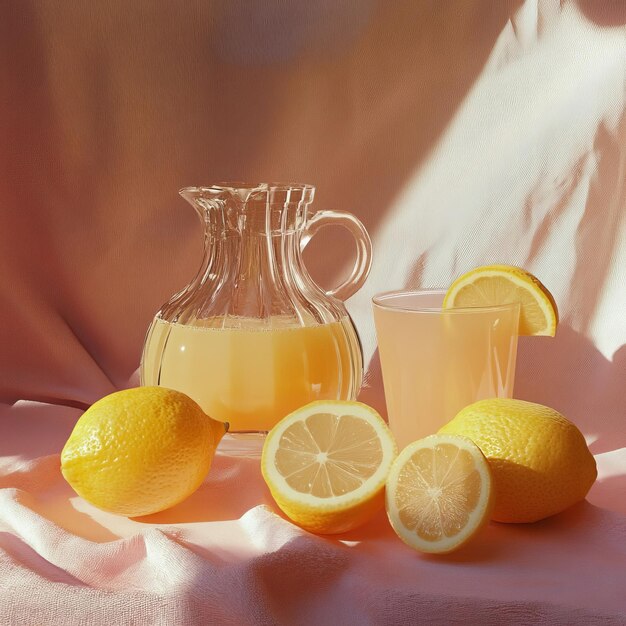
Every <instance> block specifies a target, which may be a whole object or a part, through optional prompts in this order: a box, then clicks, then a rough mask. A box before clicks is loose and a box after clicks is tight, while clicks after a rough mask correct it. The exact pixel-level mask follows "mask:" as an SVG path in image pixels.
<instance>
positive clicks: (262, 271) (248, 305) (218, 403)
mask: <svg viewBox="0 0 626 626" xmlns="http://www.w3.org/2000/svg"><path fill="white" fill-rule="evenodd" d="M313 194H314V188H313V187H311V186H310V185H299V184H269V183H260V184H252V185H247V184H243V183H224V184H219V185H213V186H210V187H190V188H186V189H183V190H182V191H181V195H182V196H183V197H184V198H185V199H186V200H188V201H189V202H190V203H191V204H192V205H193V206H194V208H195V209H196V211H197V212H198V214H199V216H200V218H201V221H202V223H203V226H204V241H205V250H204V258H203V262H202V266H201V268H200V271H199V272H198V274H197V275H196V277H195V279H194V280H192V282H191V283H190V284H189V285H188V286H187V287H186V288H185V289H183V290H182V291H181V292H180V293H178V294H175V295H174V296H173V297H172V298H171V299H170V300H169V302H167V303H166V304H165V305H164V306H163V307H162V309H161V310H160V311H159V312H158V313H157V314H156V316H155V318H154V320H153V321H152V324H151V326H150V328H149V329H148V333H147V336H146V341H145V344H144V350H143V356H142V362H141V382H142V384H143V385H160V386H163V387H169V388H172V389H176V390H178V391H182V392H184V393H186V394H187V395H189V396H190V397H191V398H193V399H194V400H195V401H196V402H197V403H198V404H199V405H200V406H201V407H202V408H203V409H204V411H205V412H206V413H208V414H209V415H210V416H211V417H213V418H215V419H219V420H223V421H227V422H229V425H230V433H235V436H236V434H237V433H249V432H257V433H263V432H267V431H268V430H269V429H271V428H272V426H274V424H276V423H277V422H278V421H279V420H280V419H282V418H283V417H285V415H287V414H288V413H290V412H291V411H293V410H295V409H296V408H298V407H300V406H302V405H303V404H306V403H308V402H311V401H313V400H330V399H337V400H353V399H355V398H356V394H357V392H358V390H359V388H360V385H361V379H362V372H363V362H362V354H361V346H360V343H359V339H358V335H357V333H356V330H355V328H354V326H353V324H352V321H351V319H350V317H349V315H348V312H347V310H346V308H345V306H344V304H343V300H344V299H346V298H348V297H349V296H350V295H352V294H353V293H354V292H356V291H357V290H358V289H359V288H360V287H361V285H362V284H363V282H364V281H365V279H366V277H367V274H368V272H369V268H370V263H371V243H370V240H369V237H368V235H367V232H366V231H365V228H364V227H363V225H362V224H361V222H359V221H358V220H357V219H356V218H355V217H354V216H353V215H351V214H350V213H345V212H342V211H318V212H317V213H315V214H313V215H309V212H308V210H309V209H308V207H309V204H310V203H311V202H312V200H313ZM330 224H337V225H340V226H343V227H345V228H347V229H348V230H349V231H350V232H351V233H352V234H353V235H354V237H355V240H356V243H357V255H356V263H355V267H354V269H353V271H352V274H351V275H350V276H349V277H348V279H347V280H346V281H345V282H344V283H343V284H342V285H340V286H339V287H337V288H336V289H334V290H331V291H324V290H322V289H321V288H320V287H319V286H318V285H317V284H316V283H315V282H314V281H313V279H312V278H311V277H310V276H309V274H308V272H307V271H306V268H305V266H304V262H303V259H302V255H301V252H302V249H303V248H304V246H305V245H306V243H307V242H308V241H309V240H310V238H311V237H312V236H313V235H314V234H315V233H316V232H317V230H319V229H320V228H321V227H323V226H326V225H330Z"/></svg>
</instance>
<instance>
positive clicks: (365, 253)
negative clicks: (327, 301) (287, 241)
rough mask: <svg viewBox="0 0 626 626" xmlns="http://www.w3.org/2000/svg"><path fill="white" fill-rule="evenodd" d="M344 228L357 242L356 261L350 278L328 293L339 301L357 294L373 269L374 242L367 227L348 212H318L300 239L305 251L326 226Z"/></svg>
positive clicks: (307, 224) (327, 293)
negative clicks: (312, 239)
mask: <svg viewBox="0 0 626 626" xmlns="http://www.w3.org/2000/svg"><path fill="white" fill-rule="evenodd" d="M332 225H336V226H343V227H344V228H346V229H347V230H349V231H350V233H352V236H353V237H354V240H355V242H356V261H355V263H354V268H353V269H352V272H351V274H350V276H348V278H347V279H346V280H345V281H344V282H343V283H342V284H341V285H339V286H338V287H335V289H330V290H328V291H326V295H328V296H331V297H333V298H338V299H339V300H347V299H348V298H349V297H350V296H351V295H353V294H355V293H356V292H357V291H358V290H359V289H360V288H361V287H362V286H363V283H364V282H365V281H366V279H367V276H368V274H369V273H370V269H371V267H372V240H371V239H370V236H369V235H368V233H367V231H366V230H365V226H363V224H362V223H361V221H360V220H359V219H357V218H356V217H355V216H354V215H352V213H348V212H347V211H335V210H329V211H317V213H315V214H314V215H313V217H311V219H309V220H308V221H307V223H306V225H305V228H304V232H303V233H302V237H301V239H300V248H301V249H302V250H303V249H304V248H305V247H306V245H307V243H309V241H310V240H311V238H312V237H313V236H314V235H315V233H317V231H319V230H320V229H321V228H324V226H332Z"/></svg>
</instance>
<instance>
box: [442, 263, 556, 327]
mask: <svg viewBox="0 0 626 626" xmlns="http://www.w3.org/2000/svg"><path fill="white" fill-rule="evenodd" d="M512 302H519V303H520V324H519V334H520V335H535V336H536V335H547V336H550V337H554V335H555V333H556V327H557V325H558V322H559V312H558V309H557V306H556V302H555V301H554V298H553V296H552V294H551V293H550V291H549V290H548V289H547V288H546V287H545V286H544V285H543V284H542V283H541V281H540V280H539V279H538V278H537V277H536V276H533V275H532V274H531V273H530V272H528V271H526V270H524V269H522V268H520V267H515V266H513V265H484V266H482V267H477V268H476V269H473V270H470V271H469V272H466V273H465V274H463V275H462V276H459V277H458V278H457V279H456V280H455V281H454V282H453V283H452V285H450V288H449V289H448V291H447V292H446V295H445V298H444V300H443V308H444V309H453V308H460V307H481V306H497V305H499V304H509V303H512Z"/></svg>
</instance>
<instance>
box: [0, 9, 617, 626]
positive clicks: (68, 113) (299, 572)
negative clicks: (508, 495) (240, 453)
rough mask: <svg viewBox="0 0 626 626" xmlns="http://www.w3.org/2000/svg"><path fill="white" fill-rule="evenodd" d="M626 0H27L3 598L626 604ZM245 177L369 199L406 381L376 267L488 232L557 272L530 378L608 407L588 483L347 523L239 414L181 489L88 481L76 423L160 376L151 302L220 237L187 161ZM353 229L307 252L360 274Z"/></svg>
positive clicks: (320, 619)
mask: <svg viewBox="0 0 626 626" xmlns="http://www.w3.org/2000/svg"><path fill="white" fill-rule="evenodd" d="M496 5H497V6H496ZM623 7H624V5H623V3H620V2H611V1H610V0H606V1H605V0H601V1H600V0H599V1H598V2H593V1H583V0H580V1H578V2H574V1H573V0H564V1H561V2H559V1H558V0H554V1H548V0H526V1H525V2H523V1H522V0H517V1H511V2H508V1H507V2H501V3H491V2H488V1H486V0H485V1H482V0H481V1H476V2H465V1H463V0H458V1H457V0H451V1H450V2H444V3H439V4H438V5H437V6H436V7H435V5H434V4H433V3H430V2H425V1H424V2H422V1H421V0H418V1H415V2H398V3H384V2H376V1H375V0H365V1H361V2H356V1H354V2H343V3H328V2H317V3H301V2H293V3H279V2H276V3H243V2H239V1H233V2H229V3H210V2H209V3H203V2H191V3H186V4H185V6H184V7H183V6H182V5H180V6H179V5H173V4H170V3H165V2H157V3H153V2H147V0H145V1H143V0H142V1H139V2H135V3H131V5H128V4H127V3H124V2H122V1H121V0H108V1H107V2H106V3H97V4H93V3H91V4H84V3H83V4H81V3H63V4H59V3H57V2H53V1H52V0H42V1H40V2H20V3H5V4H3V5H2V6H0V33H1V36H0V51H1V53H2V56H1V58H2V59H3V62H2V63H1V64H0V78H1V79H2V80H1V81H0V85H2V87H0V90H1V91H0V95H2V96H3V97H2V98H0V129H1V131H2V134H1V135H0V137H2V138H3V139H2V140H1V141H0V172H2V174H0V209H1V210H0V260H1V262H0V316H1V317H0V322H1V323H0V400H1V404H0V624H11V625H13V624H15V625H20V626H21V625H23V624H24V625H26V624H33V625H44V624H62V625H64V626H72V625H75V624H76V625H78V624H116V625H122V624H164V625H169V624H208V623H211V624H212V623H216V624H218V623H219V624H324V625H325V624H359V625H362V624H415V623H424V624H429V623H433V624H435V623H441V624H582V625H586V626H587V625H593V624H625V623H626V391H625V389H626V348H625V347H624V346H625V344H626V315H624V311H625V309H626V219H625V217H626V204H625V199H626V182H625V180H626V178H625V171H626V167H625V165H626V116H625V114H624V111H625V107H624V103H625V90H626V87H625V85H626V82H625V77H626V31H625V27H624V24H625V23H626V11H625V10H624V8H623ZM4 96H6V97H4ZM235 178H236V179H239V178H242V179H260V180H268V179H277V178H278V179H287V180H289V179H291V180H298V181H303V182H304V181H306V182H311V183H313V184H315V185H316V186H317V187H318V195H317V199H316V202H315V204H314V207H315V208H329V207H334V208H338V209H344V210H350V211H352V212H354V213H355V214H357V215H358V216H359V217H360V218H361V219H362V220H363V222H364V223H365V225H366V226H367V228H368V230H369V231H370V233H371V235H372V239H373V243H374V255H375V259H374V265H373V268H372V273H371V276H370V278H369V280H368V282H367V283H366V285H365V287H364V288H363V289H362V290H361V291H360V292H359V293H358V294H356V295H355V296H354V297H353V298H351V299H350V300H349V301H348V303H347V306H348V309H349V311H350V313H351V315H352V317H353V319H354V321H355V324H356V326H357V328H358V330H359V333H360V336H361V339H362V343H363V349H364V354H365V358H366V363H367V369H366V377H365V382H364V386H363V389H362V392H361V396H360V398H361V399H362V400H363V401H365V402H369V403H371V404H372V405H373V406H375V407H377V408H378V409H379V410H381V412H383V413H384V397H383V393H382V384H381V379H380V366H379V364H378V358H377V354H376V342H375V334H374V327H373V322H372V316H371V308H370V302H371V297H372V295H373V294H374V293H376V292H379V291H383V290H386V289H393V288H400V287H407V288H417V287H434V286H439V287H441V286H446V285H448V284H449V283H450V282H451V280H452V279H453V278H454V277H455V276H457V275H458V274H459V273H461V272H463V271H466V270H468V269H470V268H471V267H474V266H477V265H480V264H484V263H490V262H504V263H512V264H517V265H521V266H524V267H526V268H528V269H529V270H531V271H532V272H534V273H535V274H536V275H538V276H539V277H540V278H541V280H542V281H543V282H544V283H545V284H546V285H547V286H548V288H549V289H550V290H551V291H552V293H553V294H554V296H555V298H556V300H557V302H558V305H559V309H560V314H561V322H560V326H559V330H558V333H557V336H556V338H554V339H549V338H521V340H520V348H519V358H518V368H517V377H516V392H515V395H516V397H520V398H524V399H527V400H533V401H536V402H541V403H544V404H548V405H550V406H553V407H554V408H556V409H558V410H559V411H561V412H562V413H564V414H565V415H566V416H567V417H568V418H569V419H571V420H572V421H573V422H575V423H576V424H577V425H578V427H579V428H580V429H581V430H582V431H583V433H584V434H585V437H586V439H587V441H588V444H589V446H590V449H591V451H592V452H593V454H594V456H595V458H596V461H597V463H598V467H599V477H598V481H597V482H596V484H595V485H594V486H593V488H592V490H591V492H590V493H589V496H588V498H587V501H586V502H583V503H580V504H578V505H576V506H575V507H573V508H572V509H570V510H568V511H566V512H564V513H562V514H560V515H557V516H555V517H553V518H550V519H547V520H544V521H541V522H538V523H536V524H532V525H505V524H497V523H492V524H490V525H489V526H488V528H487V529H486V530H485V531H484V532H483V533H482V534H481V535H480V536H479V537H478V538H477V539H476V541H475V542H473V543H472V544H470V545H469V546H468V547H467V548H466V549H464V550H461V551H459V552H456V553H453V554H451V555H449V556H445V557H433V556H424V555H420V554H418V553H416V552H413V551H412V550H410V549H409V548H408V547H406V546H405V545H404V544H402V543H401V542H400V540H399V539H397V538H396V536H395V535H394V534H393V532H392V531H391V529H390V526H389V524H388V523H387V520H386V518H385V515H384V513H383V512H381V514H380V515H378V516H377V517H376V518H375V519H373V520H372V521H371V522H370V523H368V524H367V525H365V526H363V527H361V528H359V529H357V530H354V531H353V532H351V533H349V534H345V535H341V536H336V537H320V536H315V535H313V534H310V533H307V532H305V531H303V530H301V529H299V528H298V527H296V526H294V525H293V524H291V523H290V522H289V521H288V520H286V519H285V518H284V516H282V515H281V514H280V512H279V511H278V510H277V508H276V507H275V506H274V504H273V502H272V499H271V496H270V495H269V493H268V491H267V489H266V487H265V485H264V482H263V480H262V478H261V475H260V470H259V460H258V458H256V457H254V456H250V457H249V458H241V457H236V456H232V455H231V454H230V450H231V448H230V446H231V445H232V442H230V440H229V439H228V438H226V439H225V441H224V442H223V444H222V445H221V446H220V448H219V450H218V454H217V456H216V459H215V463H214V467H213V469H212V470H211V472H210V474H209V476H208V477H207V479H206V481H205V482H204V484H203V485H202V486H201V487H200V489H199V490H198V491H197V492H196V493H194V494H193V495H192V496H191V497H190V498H189V499H188V500H187V501H185V502H183V503H181V504H179V505H178V506H176V507H173V508H172V509H170V510H168V511H164V512H162V513H158V514H155V515H152V516H147V517H144V518H139V519H132V520H131V519H126V518H122V517H117V516H114V515H110V514H106V513H103V512H101V511H98V510H97V509H95V508H94V507H92V506H91V505H89V504H88V503H86V502H85V501H83V500H82V499H81V498H79V497H77V496H76V494H75V493H74V492H73V491H72V490H71V488H70V487H69V486H68V485H67V484H66V483H65V482H64V480H63V478H62V476H61V473H60V471H59V452H60V450H61V448H62V446H63V444H64V442H65V440H66V439H67V437H68V435H69V433H70V432H71V429H72V427H73V424H74V423H75V421H76V420H77V419H78V417H79V416H80V414H81V412H82V411H83V410H84V409H85V408H87V407H88V406H89V405H90V404H91V403H92V402H94V401H96V400H97V399H98V398H100V397H102V396H103V395H105V394H107V393H110V392H112V391H114V390H116V389H120V388H124V387H127V386H132V385H134V384H137V374H136V370H137V367H138V361H139V355H140V352H141V345H142V341H143V337H144V332H145V329H146V328H147V325H148V323H149V322H150V320H151V318H152V315H153V314H154V313H155V311H156V310H158V308H159V306H160V305H161V304H162V303H163V302H164V301H165V300H166V299H167V298H168V297H169V295H171V294H172V293H173V292H175V291H177V290H178V289H180V288H181V286H183V285H184V284H185V283H186V282H187V281H188V280H189V279H190V278H191V277H192V276H193V273H194V271H195V269H197V266H198V263H199V254H200V251H201V248H200V244H201V238H202V237H201V232H200V229H199V227H198V225H197V224H196V222H195V217H194V216H193V215H192V211H191V210H189V209H188V208H187V207H186V206H185V205H184V202H183V201H182V200H177V198H176V195H175V194H176V190H177V189H178V188H180V187H183V186H185V185H190V184H206V183H207V182H210V181H215V180H220V179H235ZM351 250H352V249H351V246H350V240H349V238H347V236H346V238H345V239H344V238H343V234H342V233H331V232H328V233H326V232H325V231H324V233H322V234H320V235H318V236H317V238H316V240H314V241H313V242H312V243H311V244H310V245H309V247H308V248H307V251H306V254H305V257H306V262H307V266H308V267H309V269H310V271H311V273H312V275H313V276H314V278H315V279H316V280H318V281H319V282H320V283H321V284H323V285H326V286H331V285H332V284H333V283H337V282H338V281H339V280H340V279H341V276H342V275H344V274H345V272H346V271H347V268H348V267H349V264H350V262H351Z"/></svg>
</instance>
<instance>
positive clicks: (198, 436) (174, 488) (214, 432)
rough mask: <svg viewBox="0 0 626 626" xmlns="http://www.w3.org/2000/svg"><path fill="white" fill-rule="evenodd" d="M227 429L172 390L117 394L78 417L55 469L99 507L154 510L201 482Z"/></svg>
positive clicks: (116, 510) (123, 510) (131, 513)
mask: <svg viewBox="0 0 626 626" xmlns="http://www.w3.org/2000/svg"><path fill="white" fill-rule="evenodd" d="M226 429H227V425H226V424H224V423H223V422H218V421H216V420H213V419H211V418H210V417H209V416H208V415H206V414H205V413H204V412H203V411H202V409H201V408H200V407H199V406H198V405H197V404H196V403H195V402H194V401H193V400H192V399H191V398H189V396H186V395H185V394H183V393H180V392H178V391H173V390H171V389H165V388H163V387H137V388H135V389H126V390H124V391H118V392H116V393H112V394H110V395H108V396H106V397H104V398H102V399H101V400H98V402H96V403H95V404H93V405H92V406H91V407H90V408H89V409H87V411H85V412H84V413H83V415H82V416H81V417H80V419H79V420H78V422H77V423H76V425H75V427H74V430H73V431H72V434H71V435H70V437H69V439H68V440H67V443H66V444H65V447H64V448H63V451H62V452H61V471H62V472H63V476H64V477H65V480H67V482H68V483H69V484H70V485H71V486H72V488H73V489H74V491H76V493H77V494H78V495H80V496H81V497H83V498H84V499H85V500H87V501H88V502H91V503H92V504H93V505H94V506H97V507H98V508H100V509H102V510H104V511H109V512H110V513H117V514H119V515H126V516H128V517H134V516H138V515H148V514H150V513H156V512H157V511H162V510H164V509H167V508H169V507H171V506H173V505H174V504H177V503H178V502H181V501H182V500H184V499H185V498H187V497H188V496H189V495H191V494H192V493H193V492H194V491H195V490H196V489H197V488H198V487H199V486H200V484H201V483H202V481H203V480H204V478H205V476H206V475H207V473H208V471H209V468H210V467H211V462H212V460H213V455H214V453H215V448H216V447H217V444H218V443H219V441H220V439H221V438H222V436H223V435H224V433H225V432H226Z"/></svg>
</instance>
